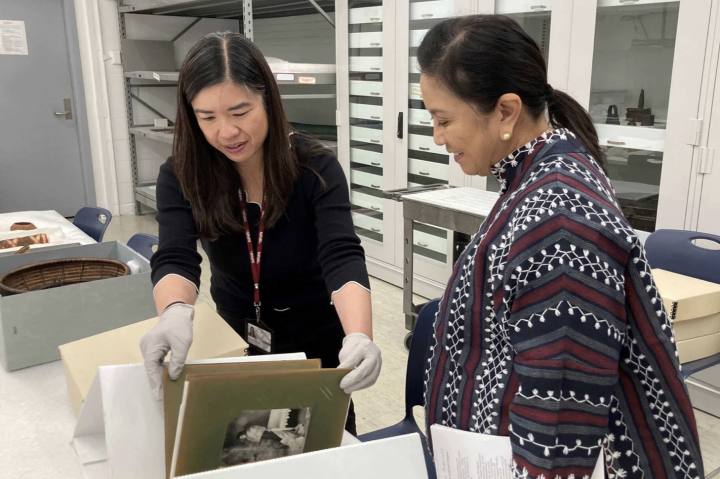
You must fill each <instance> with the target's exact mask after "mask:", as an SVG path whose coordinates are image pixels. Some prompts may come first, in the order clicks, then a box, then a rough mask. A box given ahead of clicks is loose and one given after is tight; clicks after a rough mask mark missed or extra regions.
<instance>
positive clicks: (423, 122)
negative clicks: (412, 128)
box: [420, 121, 432, 125]
mask: <svg viewBox="0 0 720 479" xmlns="http://www.w3.org/2000/svg"><path fill="white" fill-rule="evenodd" d="M420 124H421V125H432V122H431V121H421V122H420Z"/></svg>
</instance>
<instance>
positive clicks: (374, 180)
mask: <svg viewBox="0 0 720 479" xmlns="http://www.w3.org/2000/svg"><path fill="white" fill-rule="evenodd" d="M350 183H353V184H356V185H360V186H367V187H368V188H374V189H376V190H382V184H383V177H382V176H380V175H374V174H372V173H367V172H365V171H358V170H353V169H351V170H350Z"/></svg>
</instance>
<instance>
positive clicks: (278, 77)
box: [275, 73, 295, 81]
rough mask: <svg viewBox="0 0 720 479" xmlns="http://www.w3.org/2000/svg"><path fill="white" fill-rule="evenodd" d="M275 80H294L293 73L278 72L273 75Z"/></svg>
mask: <svg viewBox="0 0 720 479" xmlns="http://www.w3.org/2000/svg"><path fill="white" fill-rule="evenodd" d="M275 79H276V80H277V81H295V74H294V73H278V74H276V75H275Z"/></svg>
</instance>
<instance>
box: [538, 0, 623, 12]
mask: <svg viewBox="0 0 720 479" xmlns="http://www.w3.org/2000/svg"><path fill="white" fill-rule="evenodd" d="M620 1H622V0H620ZM636 1H637V0H636ZM546 8H547V5H533V6H531V7H530V10H545V9H546Z"/></svg>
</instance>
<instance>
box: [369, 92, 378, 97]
mask: <svg viewBox="0 0 720 479" xmlns="http://www.w3.org/2000/svg"><path fill="white" fill-rule="evenodd" d="M370 94H371V95H375V96H380V92H379V91H371V92H370Z"/></svg>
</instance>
